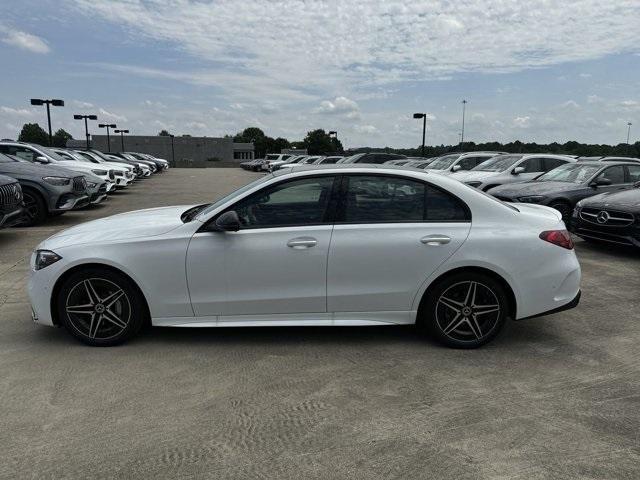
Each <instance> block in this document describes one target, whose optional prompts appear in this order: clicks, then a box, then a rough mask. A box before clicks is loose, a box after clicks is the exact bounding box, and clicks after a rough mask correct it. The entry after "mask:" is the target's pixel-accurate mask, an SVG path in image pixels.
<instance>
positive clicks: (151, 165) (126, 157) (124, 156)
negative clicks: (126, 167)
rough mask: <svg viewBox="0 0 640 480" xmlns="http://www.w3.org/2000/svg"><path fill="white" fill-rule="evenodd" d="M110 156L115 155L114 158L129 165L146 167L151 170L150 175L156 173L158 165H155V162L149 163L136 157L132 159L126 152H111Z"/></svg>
mask: <svg viewBox="0 0 640 480" xmlns="http://www.w3.org/2000/svg"><path fill="white" fill-rule="evenodd" d="M111 155H115V156H116V157H119V158H122V159H124V160H127V161H129V162H131V163H136V162H137V163H141V164H143V165H146V166H147V167H149V168H150V169H151V172H152V173H156V172H157V171H158V164H156V162H151V161H149V160H140V159H138V158H136V157H134V156H133V155H130V154H128V153H126V152H111Z"/></svg>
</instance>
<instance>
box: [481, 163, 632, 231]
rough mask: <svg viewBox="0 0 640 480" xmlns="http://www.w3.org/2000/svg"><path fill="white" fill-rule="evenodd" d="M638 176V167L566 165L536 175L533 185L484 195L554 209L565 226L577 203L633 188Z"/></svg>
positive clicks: (518, 185) (513, 186)
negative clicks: (560, 214) (595, 196)
mask: <svg viewBox="0 0 640 480" xmlns="http://www.w3.org/2000/svg"><path fill="white" fill-rule="evenodd" d="M638 175H640V164H637V163H631V162H599V161H596V162H577V163H568V164H565V165H562V166H560V167H557V168H554V169H553V170H550V171H549V172H547V173H544V174H542V175H540V176H539V177H538V178H536V179H535V180H533V181H530V182H523V183H512V184H509V185H501V186H499V187H495V188H492V189H490V190H489V191H488V193H489V194H490V195H493V196H494V197H496V198H498V199H500V200H503V201H506V202H521V203H537V204H539V205H547V206H549V207H552V208H555V209H556V210H558V211H559V212H560V213H562V218H563V220H564V221H565V223H569V221H570V219H571V213H572V212H573V209H574V207H575V205H576V203H578V202H579V201H580V200H582V199H584V198H587V197H592V196H593V195H598V194H600V193H606V192H615V191H619V190H626V189H629V188H632V187H633V184H634V179H635V178H637V177H638Z"/></svg>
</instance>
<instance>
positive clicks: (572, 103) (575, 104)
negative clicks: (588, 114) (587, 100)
mask: <svg viewBox="0 0 640 480" xmlns="http://www.w3.org/2000/svg"><path fill="white" fill-rule="evenodd" d="M560 106H561V107H562V108H571V109H576V108H580V105H578V102H576V101H575V100H567V101H566V102H564V103H562V104H560Z"/></svg>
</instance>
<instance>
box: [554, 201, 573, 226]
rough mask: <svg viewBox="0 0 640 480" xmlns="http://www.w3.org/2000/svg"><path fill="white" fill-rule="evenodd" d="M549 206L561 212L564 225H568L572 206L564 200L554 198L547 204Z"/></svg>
mask: <svg viewBox="0 0 640 480" xmlns="http://www.w3.org/2000/svg"><path fill="white" fill-rule="evenodd" d="M549 206H550V207H551V208H555V209H556V210H558V211H559V212H560V213H561V214H562V221H563V222H564V223H565V224H566V225H569V222H570V221H571V214H572V213H573V208H572V207H571V205H570V204H569V203H568V202H565V201H564V200H554V201H553V202H551V203H550V204H549Z"/></svg>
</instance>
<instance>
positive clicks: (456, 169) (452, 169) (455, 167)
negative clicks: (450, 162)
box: [451, 165, 462, 172]
mask: <svg viewBox="0 0 640 480" xmlns="http://www.w3.org/2000/svg"><path fill="white" fill-rule="evenodd" d="M458 170H462V167H461V166H460V165H454V166H453V167H451V171H452V172H457V171H458Z"/></svg>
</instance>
